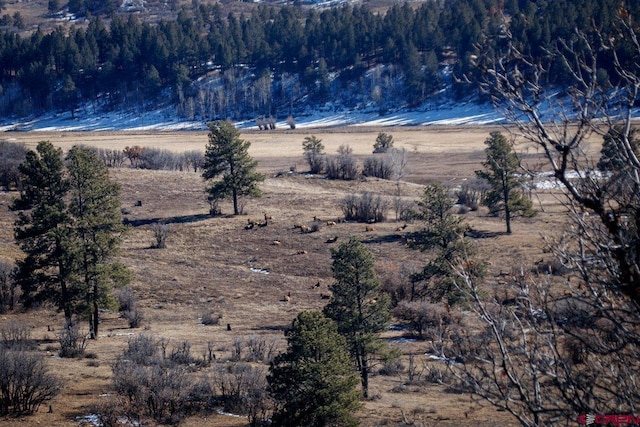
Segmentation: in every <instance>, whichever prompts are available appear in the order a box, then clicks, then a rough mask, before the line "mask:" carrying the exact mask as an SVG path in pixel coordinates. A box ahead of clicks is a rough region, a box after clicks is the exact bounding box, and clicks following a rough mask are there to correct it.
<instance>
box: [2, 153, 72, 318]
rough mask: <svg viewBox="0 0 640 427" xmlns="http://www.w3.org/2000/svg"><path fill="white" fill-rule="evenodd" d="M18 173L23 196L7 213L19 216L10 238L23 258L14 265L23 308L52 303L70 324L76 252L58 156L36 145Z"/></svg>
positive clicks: (61, 164)
mask: <svg viewBox="0 0 640 427" xmlns="http://www.w3.org/2000/svg"><path fill="white" fill-rule="evenodd" d="M19 169H20V173H21V175H22V178H21V185H22V191H21V193H20V197H19V198H18V199H16V201H15V202H14V203H13V205H12V207H11V208H12V210H17V211H18V218H17V220H16V222H15V238H16V240H17V242H18V244H19V246H20V249H21V250H22V251H23V252H24V253H25V257H24V258H23V259H21V260H18V262H17V266H18V274H17V277H16V281H17V284H18V286H20V288H21V289H22V295H21V299H22V301H23V303H24V305H25V306H26V307H30V306H32V305H34V304H36V303H39V302H43V301H52V302H54V304H55V305H56V307H57V308H58V309H59V310H61V311H63V312H64V317H65V321H66V322H67V324H71V321H72V314H73V311H74V305H75V304H74V303H75V301H76V300H77V298H78V295H79V293H78V289H76V288H75V287H73V286H72V278H73V274H74V269H75V265H74V263H75V256H74V255H75V252H76V250H77V247H76V246H75V242H74V240H73V233H72V225H71V218H70V217H69V213H68V209H67V204H66V201H65V197H66V196H67V193H68V191H69V182H68V180H67V179H66V178H65V176H64V162H63V160H62V150H61V149H59V148H54V146H53V145H52V144H51V143H49V142H40V143H38V146H37V148H36V151H33V150H29V151H27V154H26V160H25V161H24V163H22V164H21V165H20V167H19Z"/></svg>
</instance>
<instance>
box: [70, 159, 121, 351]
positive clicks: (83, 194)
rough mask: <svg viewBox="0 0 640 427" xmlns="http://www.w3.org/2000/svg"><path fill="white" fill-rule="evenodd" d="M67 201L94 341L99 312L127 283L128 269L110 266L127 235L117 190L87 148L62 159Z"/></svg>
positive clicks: (114, 263)
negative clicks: (116, 289) (66, 176)
mask: <svg viewBox="0 0 640 427" xmlns="http://www.w3.org/2000/svg"><path fill="white" fill-rule="evenodd" d="M67 165H68V166H67V167H68V170H69V182H70V193H71V202H70V204H69V213H70V215H71V216H72V217H73V219H74V227H73V228H74V229H73V232H74V235H75V238H76V240H77V242H78V264H77V273H78V274H77V277H78V281H79V282H80V284H79V287H80V288H81V289H82V290H83V292H82V293H83V295H84V296H85V299H86V303H87V306H86V311H87V312H88V314H89V333H90V336H91V338H94V339H95V338H97V337H98V325H99V320H100V319H99V313H100V309H101V308H105V307H108V306H109V304H110V301H111V298H110V297H111V289H112V287H113V286H117V287H120V286H124V285H126V284H127V283H128V281H129V280H130V274H129V271H128V270H127V268H126V267H125V266H124V265H123V264H122V263H120V262H117V261H115V259H114V258H115V256H116V255H117V254H118V252H119V249H120V243H121V241H122V234H123V233H124V231H125V230H126V228H125V226H124V225H123V224H122V214H121V212H120V200H119V193H120V187H119V186H118V185H117V184H115V183H112V182H111V181H110V180H109V171H108V170H107V167H106V166H105V165H104V163H103V162H102V161H101V160H100V159H99V158H98V157H97V156H96V154H95V153H94V152H93V151H91V150H90V149H88V148H83V147H77V146H76V147H73V148H72V149H71V150H70V151H69V153H68V155H67Z"/></svg>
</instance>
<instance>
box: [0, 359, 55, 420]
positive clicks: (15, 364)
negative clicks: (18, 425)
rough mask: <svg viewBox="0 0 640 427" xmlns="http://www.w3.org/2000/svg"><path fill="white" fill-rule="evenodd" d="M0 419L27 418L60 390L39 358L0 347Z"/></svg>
mask: <svg viewBox="0 0 640 427" xmlns="http://www.w3.org/2000/svg"><path fill="white" fill-rule="evenodd" d="M0 361H2V363H0V396H1V398H0V416H6V415H11V416H21V415H30V414H33V413H34V412H36V411H37V410H38V407H39V406H40V405H41V404H43V403H45V402H47V401H50V400H51V399H53V398H54V397H56V396H57V395H58V394H59V393H60V390H61V388H62V382H61V380H60V379H59V378H57V377H55V376H53V375H51V374H50V373H49V369H48V368H47V365H46V363H45V360H44V358H43V357H42V356H40V355H38V354H34V353H32V352H28V351H22V350H15V349H11V348H5V347H3V346H0Z"/></svg>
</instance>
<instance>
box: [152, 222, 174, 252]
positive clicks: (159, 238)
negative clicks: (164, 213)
mask: <svg viewBox="0 0 640 427" xmlns="http://www.w3.org/2000/svg"><path fill="white" fill-rule="evenodd" d="M151 231H152V232H153V237H154V239H155V243H154V244H153V246H152V247H153V248H155V249H164V248H166V247H167V238H168V237H169V232H170V231H171V227H170V226H169V224H164V223H162V222H155V223H153V224H151Z"/></svg>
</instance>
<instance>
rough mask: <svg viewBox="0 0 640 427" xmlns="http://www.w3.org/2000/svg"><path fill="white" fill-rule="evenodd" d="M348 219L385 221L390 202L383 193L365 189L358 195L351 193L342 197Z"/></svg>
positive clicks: (342, 204)
mask: <svg viewBox="0 0 640 427" xmlns="http://www.w3.org/2000/svg"><path fill="white" fill-rule="evenodd" d="M340 208H341V209H342V213H343V214H344V219H345V220H346V221H359V222H368V223H371V222H383V221H384V220H385V219H386V211H387V209H388V202H387V200H386V199H384V198H383V197H382V196H381V195H379V194H378V195H374V194H373V193H371V192H368V191H365V192H363V193H361V194H360V196H357V195H356V194H350V195H347V196H345V198H344V199H342V202H341V206H340Z"/></svg>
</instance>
